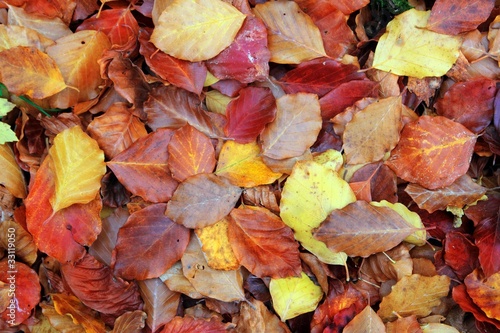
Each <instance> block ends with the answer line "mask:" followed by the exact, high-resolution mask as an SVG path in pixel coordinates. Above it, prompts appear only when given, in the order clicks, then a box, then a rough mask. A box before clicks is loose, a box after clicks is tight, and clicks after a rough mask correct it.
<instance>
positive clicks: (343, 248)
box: [312, 201, 415, 257]
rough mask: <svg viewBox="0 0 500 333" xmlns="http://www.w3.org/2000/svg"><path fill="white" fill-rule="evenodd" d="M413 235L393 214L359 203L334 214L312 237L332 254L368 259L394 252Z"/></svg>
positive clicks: (331, 214) (390, 210)
mask: <svg viewBox="0 0 500 333" xmlns="http://www.w3.org/2000/svg"><path fill="white" fill-rule="evenodd" d="M414 231H415V228H414V227H412V226H411V225H410V224H408V223H407V222H406V221H405V220H404V219H403V218H402V217H401V215H399V214H398V213H396V212H395V211H394V210H392V209H390V208H387V207H377V206H374V205H370V204H369V203H367V202H365V201H356V202H354V203H351V204H348V205H347V206H345V207H344V208H341V209H337V210H334V211H332V212H331V213H330V214H329V215H328V216H327V217H326V219H325V220H324V221H323V222H322V223H321V225H320V226H319V227H318V228H317V229H315V230H313V233H312V234H313V237H314V238H315V239H317V240H319V241H322V242H324V243H325V244H326V246H327V247H328V248H329V249H330V250H331V251H332V252H345V253H346V254H347V255H349V256H361V257H368V256H369V255H371V254H373V253H377V252H382V251H386V250H389V249H391V248H393V247H394V246H396V245H397V244H399V243H400V242H401V241H402V240H403V239H405V238H406V237H407V236H408V235H410V234H411V233H413V232H414Z"/></svg>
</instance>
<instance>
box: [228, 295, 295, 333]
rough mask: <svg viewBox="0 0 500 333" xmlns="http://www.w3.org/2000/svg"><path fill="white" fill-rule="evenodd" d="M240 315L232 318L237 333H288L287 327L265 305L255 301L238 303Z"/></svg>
mask: <svg viewBox="0 0 500 333" xmlns="http://www.w3.org/2000/svg"><path fill="white" fill-rule="evenodd" d="M240 304H241V305H240V313H239V315H237V316H236V318H233V323H236V332H237V333H253V332H274V333H289V332H290V331H289V330H288V328H287V326H286V325H285V324H284V323H283V322H281V321H280V320H279V319H278V317H277V316H276V315H275V314H273V313H271V311H269V309H268V308H267V307H266V305H265V304H264V303H263V302H261V301H259V300H256V299H252V300H251V301H250V302H249V303H247V302H241V303H240Z"/></svg>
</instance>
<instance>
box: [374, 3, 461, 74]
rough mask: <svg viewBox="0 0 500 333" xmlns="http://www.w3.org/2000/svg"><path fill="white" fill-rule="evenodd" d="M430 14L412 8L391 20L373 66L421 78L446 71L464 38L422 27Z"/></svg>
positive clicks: (378, 46) (456, 56)
mask: <svg viewBox="0 0 500 333" xmlns="http://www.w3.org/2000/svg"><path fill="white" fill-rule="evenodd" d="M430 14H431V13H430V11H427V12H424V11H418V10H416V9H410V10H408V11H405V12H404V13H402V14H399V15H398V16H396V17H395V18H394V19H393V20H392V21H391V22H389V24H388V25H387V28H386V33H385V34H383V35H382V36H381V37H380V39H379V42H378V44H377V48H376V50H375V58H374V59H373V67H374V68H376V69H380V70H383V71H386V72H391V73H394V74H397V75H405V76H414V77H417V78H423V77H426V76H442V75H444V74H446V72H447V71H448V70H449V69H450V68H451V66H452V65H453V64H454V63H455V61H456V60H457V58H458V49H459V48H460V45H461V40H460V38H459V37H454V36H447V35H441V34H438V33H436V32H433V31H430V30H425V29H422V28H423V27H425V26H426V25H427V20H428V18H429V15H430Z"/></svg>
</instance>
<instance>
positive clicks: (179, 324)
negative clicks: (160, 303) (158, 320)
mask: <svg viewBox="0 0 500 333" xmlns="http://www.w3.org/2000/svg"><path fill="white" fill-rule="evenodd" d="M228 326H229V324H224V323H222V322H221V321H218V320H217V319H215V318H213V319H203V318H193V317H190V316H185V317H175V318H174V319H172V320H171V321H170V322H169V323H168V324H167V325H165V327H164V328H163V330H161V331H160V333H189V332H205V333H225V332H227V327H228Z"/></svg>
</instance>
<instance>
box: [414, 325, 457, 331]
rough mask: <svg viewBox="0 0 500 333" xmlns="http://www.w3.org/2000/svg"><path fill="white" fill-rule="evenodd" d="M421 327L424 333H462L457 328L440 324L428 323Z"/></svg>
mask: <svg viewBox="0 0 500 333" xmlns="http://www.w3.org/2000/svg"><path fill="white" fill-rule="evenodd" d="M420 327H421V328H422V332H423V333H460V331H459V330H457V329H456V328H455V327H452V326H450V325H446V324H440V323H426V324H423V325H421V326H420Z"/></svg>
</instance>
